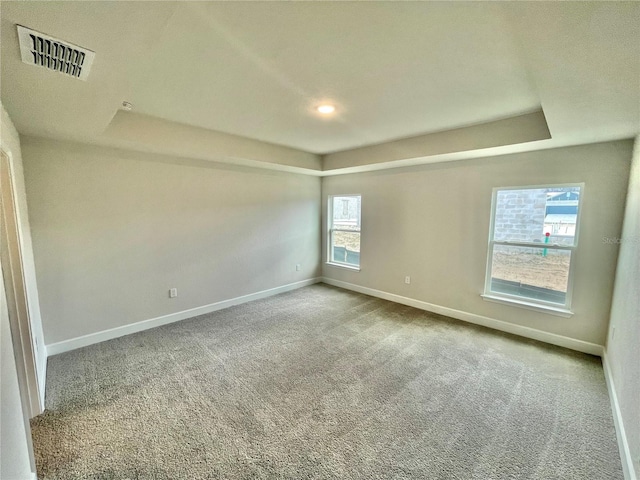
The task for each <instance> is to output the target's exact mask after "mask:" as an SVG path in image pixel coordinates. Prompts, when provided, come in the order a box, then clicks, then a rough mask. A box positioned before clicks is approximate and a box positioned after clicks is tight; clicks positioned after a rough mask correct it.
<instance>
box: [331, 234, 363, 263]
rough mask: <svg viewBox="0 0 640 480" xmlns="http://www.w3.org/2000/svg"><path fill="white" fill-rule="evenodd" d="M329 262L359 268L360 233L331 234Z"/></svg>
mask: <svg viewBox="0 0 640 480" xmlns="http://www.w3.org/2000/svg"><path fill="white" fill-rule="evenodd" d="M331 261H332V262H340V263H347V264H349V265H353V266H356V267H358V266H360V233H359V232H332V233H331Z"/></svg>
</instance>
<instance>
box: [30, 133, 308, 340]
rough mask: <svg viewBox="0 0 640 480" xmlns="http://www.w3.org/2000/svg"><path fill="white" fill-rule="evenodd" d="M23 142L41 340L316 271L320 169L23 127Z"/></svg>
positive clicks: (105, 326) (97, 329)
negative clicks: (88, 141)
mask: <svg viewBox="0 0 640 480" xmlns="http://www.w3.org/2000/svg"><path fill="white" fill-rule="evenodd" d="M22 149H23V158H24V168H25V179H26V187H27V193H28V197H29V208H30V213H31V227H32V234H33V249H34V256H35V261H36V270H37V275H38V287H39V290H40V304H41V307H42V320H43V327H44V334H45V340H46V342H47V344H51V343H56V342H60V341H63V340H68V339H72V338H75V337H78V336H81V335H86V334H91V333H95V332H100V331H103V330H106V329H110V328H114V327H119V326H124V325H127V324H131V323H134V322H139V321H142V320H147V319H151V318H155V317H158V316H162V315H167V314H171V313H176V312H180V311H183V310H187V309H191V308H196V307H200V306H204V305H207V304H210V303H215V302H218V301H222V300H226V299H230V298H235V297H238V296H242V295H247V294H250V293H255V292H258V291H261V290H266V289H270V288H274V287H279V286H282V285H286V284H290V283H294V282H297V281H302V280H305V279H310V278H314V277H316V276H318V275H319V273H320V267H319V266H320V251H319V237H320V203H319V202H320V179H319V178H317V177H310V176H303V175H295V174H289V173H282V172H275V171H267V170H257V169H250V168H247V167H234V166H229V165H227V166H225V165H217V164H212V163H210V162H206V161H201V162H198V161H187V160H182V159H179V158H174V157H161V156H158V155H152V154H141V153H134V152H130V151H123V150H115V149H107V148H102V147H95V146H88V145H80V144H75V143H67V142H54V141H49V140H44V139H38V138H29V137H25V138H23V144H22ZM298 263H299V264H301V266H302V269H301V271H296V269H295V266H296V264H298ZM172 287H176V288H177V289H178V297H177V298H174V299H170V298H168V289H169V288H172Z"/></svg>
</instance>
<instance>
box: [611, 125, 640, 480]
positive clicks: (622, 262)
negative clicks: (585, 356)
mask: <svg viewBox="0 0 640 480" xmlns="http://www.w3.org/2000/svg"><path fill="white" fill-rule="evenodd" d="M605 240H606V241H616V242H617V241H620V254H619V256H618V269H617V271H616V280H615V289H614V293H613V303H612V306H611V324H610V325H609V338H608V342H607V360H608V362H609V367H610V368H611V376H612V377H613V383H614V388H615V390H616V396H617V397H618V402H619V405H620V411H621V413H622V420H623V423H624V427H625V430H626V434H627V441H628V443H629V450H630V452H631V458H632V459H633V465H634V468H635V472H636V475H640V137H637V138H636V143H635V149H634V154H633V163H632V165H631V175H630V178H629V192H628V196H627V206H626V209H625V214H624V228H623V230H622V236H621V237H620V239H614V238H609V239H605Z"/></svg>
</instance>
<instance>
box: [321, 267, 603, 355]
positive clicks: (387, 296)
mask: <svg viewBox="0 0 640 480" xmlns="http://www.w3.org/2000/svg"><path fill="white" fill-rule="evenodd" d="M322 282H324V283H326V284H329V285H333V286H335V287H340V288H344V289H347V290H353V291H354V292H358V293H364V294H365V295H371V296H372V297H378V298H382V299H384V300H389V301H391V302H396V303H401V304H402V305H409V306H410V307H415V308H419V309H421V310H426V311H428V312H432V313H438V314H440V315H445V316H447V317H451V318H455V319H458V320H462V321H465V322H469V323H474V324H476V325H482V326H483V327H489V328H493V329H494V330H500V331H502V332H507V333H512V334H514V335H519V336H521V337H526V338H531V339H533V340H539V341H541V342H546V343H550V344H552V345H558V346H560V347H565V348H569V349H571V350H577V351H578V352H584V353H588V354H590V355H596V356H602V353H603V347H602V345H597V344H595V343H589V342H585V341H583V340H576V339H575V338H570V337H564V336H562V335H556V334H555V333H549V332H544V331H542V330H537V329H535V328H530V327H524V326H522V325H516V324H513V323H509V322H504V321H502V320H496V319H494V318H489V317H483V316H482V315H476V314H474V313H468V312H463V311H461V310H455V309H453V308H448V307H441V306H440V305H434V304H432V303H427V302H423V301H421V300H415V299H413V298H408V297H403V296H401V295H396V294H394V293H388V292H383V291H381V290H375V289H373V288H368V287H361V286H360V285H355V284H352V283H347V282H342V281H340V280H334V279H332V278H327V277H322Z"/></svg>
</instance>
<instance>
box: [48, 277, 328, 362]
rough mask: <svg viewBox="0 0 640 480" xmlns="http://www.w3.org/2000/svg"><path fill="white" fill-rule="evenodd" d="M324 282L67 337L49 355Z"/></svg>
mask: <svg viewBox="0 0 640 480" xmlns="http://www.w3.org/2000/svg"><path fill="white" fill-rule="evenodd" d="M321 281H322V280H321V278H319V277H316V278H310V279H307V280H302V281H300V282H294V283H289V284H287V285H282V286H280V287H275V288H269V289H267V290H262V291H260V292H255V293H250V294H248V295H243V296H241V297H235V298H230V299H228V300H222V301H220V302H216V303H211V304H209V305H203V306H202V307H196V308H190V309H189V310H183V311H181V312H176V313H171V314H169V315H163V316H161V317H156V318H150V319H148V320H142V321H140V322H136V323H130V324H128V325H123V326H121V327H116V328H110V329H109V330H103V331H101V332H96V333H90V334H88V335H83V336H81V337H76V338H71V339H69V340H63V341H62V342H57V343H52V344H50V345H47V355H57V354H59V353H64V352H69V351H71V350H75V349H77V348H82V347H86V346H87V345H93V344H94V343H100V342H104V341H106V340H111V339H113V338H118V337H122V336H124V335H129V334H131V333H136V332H141V331H143V330H148V329H150V328H155V327H159V326H161V325H166V324H168V323H173V322H178V321H180V320H185V319H187V318H192V317H196V316H198V315H203V314H205V313H211V312H215V311H217V310H222V309H223V308H228V307H232V306H234V305H240V304H242V303H246V302H251V301H253V300H259V299H261V298H266V297H270V296H272V295H277V294H279V293H284V292H288V291H290V290H295V289H297V288H302V287H306V286H308V285H313V284H314V283H318V282H321Z"/></svg>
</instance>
